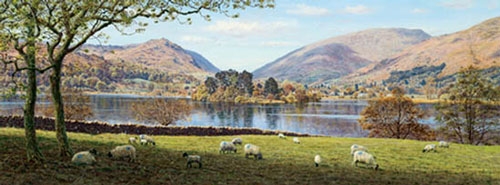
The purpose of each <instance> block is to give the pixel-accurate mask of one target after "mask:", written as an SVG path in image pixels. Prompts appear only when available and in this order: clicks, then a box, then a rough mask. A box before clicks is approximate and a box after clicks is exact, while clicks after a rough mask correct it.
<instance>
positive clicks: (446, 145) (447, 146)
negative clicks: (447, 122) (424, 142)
mask: <svg viewBox="0 0 500 185" xmlns="http://www.w3.org/2000/svg"><path fill="white" fill-rule="evenodd" d="M438 146H439V147H441V148H449V147H450V143H449V142H446V141H439V145H438Z"/></svg>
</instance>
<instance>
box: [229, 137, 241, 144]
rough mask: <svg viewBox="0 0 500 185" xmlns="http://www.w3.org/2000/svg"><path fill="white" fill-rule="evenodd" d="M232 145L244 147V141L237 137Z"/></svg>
mask: <svg viewBox="0 0 500 185" xmlns="http://www.w3.org/2000/svg"><path fill="white" fill-rule="evenodd" d="M232 143H233V144H234V145H242V144H243V140H242V139H241V138H239V137H237V138H234V139H233V141H232Z"/></svg>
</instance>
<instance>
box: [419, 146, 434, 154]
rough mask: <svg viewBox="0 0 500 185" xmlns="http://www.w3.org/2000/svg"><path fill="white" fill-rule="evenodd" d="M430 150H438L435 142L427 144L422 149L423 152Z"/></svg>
mask: <svg viewBox="0 0 500 185" xmlns="http://www.w3.org/2000/svg"><path fill="white" fill-rule="evenodd" d="M430 151H434V152H436V145H435V144H428V145H425V147H424V149H423V150H422V153H425V152H430Z"/></svg>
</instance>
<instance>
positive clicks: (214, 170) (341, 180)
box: [0, 128, 500, 185]
mask: <svg viewBox="0 0 500 185" xmlns="http://www.w3.org/2000/svg"><path fill="white" fill-rule="evenodd" d="M37 134H38V138H39V143H40V146H41V149H42V152H43V154H44V155H45V157H46V161H47V162H46V163H45V164H43V165H37V164H30V163H27V162H25V159H26V156H25V151H24V139H23V137H24V130H22V129H14V128H0V151H1V152H0V159H1V160H0V182H1V183H0V184H2V183H7V184H368V185H369V184H500V163H498V161H500V146H469V145H460V144H452V145H451V146H450V148H449V149H440V148H438V151H437V152H435V153H434V152H431V153H422V149H423V147H424V145H426V144H427V143H429V142H421V141H413V140H395V139H368V138H334V137H301V138H300V139H301V144H294V143H293V142H292V138H290V137H288V138H287V139H278V137H277V136H261V135H242V136H240V137H241V138H242V139H243V144H246V143H253V144H256V145H258V146H260V147H261V150H262V153H263V156H264V160H254V159H245V157H244V154H243V151H242V148H243V147H242V146H238V151H237V153H236V154H234V153H233V154H219V151H218V148H219V143H220V142H221V141H230V140H231V139H232V138H233V137H234V136H210V137H202V136H154V138H155V140H156V143H157V145H156V146H141V145H138V146H136V148H137V153H138V161H137V162H135V163H129V162H125V161H115V160H110V159H108V158H107V157H105V154H106V153H107V151H109V150H110V149H111V148H113V147H114V146H116V145H120V144H126V143H127V140H128V138H129V137H131V136H132V135H126V134H98V135H89V134H79V133H78V134H77V133H68V134H69V138H70V142H71V145H72V146H73V149H74V150H75V151H81V150H87V149H89V148H96V149H97V150H98V152H99V155H98V156H97V160H98V163H97V164H95V165H91V166H76V165H73V164H71V163H70V158H69V157H68V158H59V157H57V155H56V154H57V150H56V147H57V145H56V140H55V133H54V132H47V131H38V132H37ZM354 143H356V144H360V145H364V146H366V147H368V149H369V151H370V153H372V154H374V155H375V156H376V157H377V162H378V164H379V165H380V167H381V169H380V170H379V171H374V170H372V169H367V168H363V167H358V168H356V167H353V166H352V165H351V162H352V158H351V156H350V146H351V145H352V144H354ZM431 143H437V142H431ZM185 151H187V152H188V153H190V154H197V155H201V156H202V158H203V168H201V169H198V168H191V169H188V168H186V160H185V159H184V158H182V153H183V152H185ZM316 154H319V155H321V156H322V158H323V162H322V163H321V165H320V166H319V167H314V162H313V158H314V156H315V155H316ZM194 166H196V165H194Z"/></svg>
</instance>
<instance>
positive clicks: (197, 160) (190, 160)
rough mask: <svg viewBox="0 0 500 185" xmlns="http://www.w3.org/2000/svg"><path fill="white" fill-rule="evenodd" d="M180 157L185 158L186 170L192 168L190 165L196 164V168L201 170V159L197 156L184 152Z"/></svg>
mask: <svg viewBox="0 0 500 185" xmlns="http://www.w3.org/2000/svg"><path fill="white" fill-rule="evenodd" d="M182 157H185V158H186V159H187V164H186V166H187V167H188V168H191V167H192V165H191V163H198V168H201V157H200V156H199V155H188V154H187V153H186V152H184V153H183V154H182Z"/></svg>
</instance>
